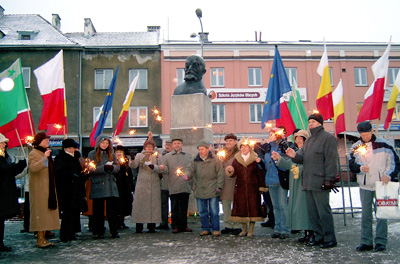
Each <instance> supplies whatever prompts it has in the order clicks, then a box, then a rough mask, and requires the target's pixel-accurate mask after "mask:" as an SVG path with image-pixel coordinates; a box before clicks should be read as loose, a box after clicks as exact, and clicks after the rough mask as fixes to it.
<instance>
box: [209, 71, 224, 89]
mask: <svg viewBox="0 0 400 264" xmlns="http://www.w3.org/2000/svg"><path fill="white" fill-rule="evenodd" d="M224 86H225V82H224V68H211V87H224Z"/></svg>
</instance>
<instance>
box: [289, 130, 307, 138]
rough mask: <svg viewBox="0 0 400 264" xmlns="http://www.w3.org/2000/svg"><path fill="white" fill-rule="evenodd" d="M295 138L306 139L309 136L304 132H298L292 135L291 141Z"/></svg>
mask: <svg viewBox="0 0 400 264" xmlns="http://www.w3.org/2000/svg"><path fill="white" fill-rule="evenodd" d="M296 137H303V138H305V139H307V138H309V137H310V134H309V133H308V132H307V131H305V130H299V131H297V132H296V134H294V135H293V139H296Z"/></svg>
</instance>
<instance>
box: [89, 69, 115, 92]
mask: <svg viewBox="0 0 400 264" xmlns="http://www.w3.org/2000/svg"><path fill="white" fill-rule="evenodd" d="M94 72H95V76H94V89H95V90H108V88H109V87H110V84H111V81H112V78H113V72H114V71H113V70H112V69H96V70H95V71H94Z"/></svg>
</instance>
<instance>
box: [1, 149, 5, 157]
mask: <svg viewBox="0 0 400 264" xmlns="http://www.w3.org/2000/svg"><path fill="white" fill-rule="evenodd" d="M0 156H2V157H5V156H6V152H5V151H4V149H0Z"/></svg>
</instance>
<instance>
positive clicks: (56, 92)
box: [34, 50, 68, 135]
mask: <svg viewBox="0 0 400 264" xmlns="http://www.w3.org/2000/svg"><path fill="white" fill-rule="evenodd" d="M34 73H35V76H36V79H37V83H38V87H39V92H40V94H41V95H42V99H43V110H42V116H41V117H40V123H39V129H40V130H48V131H47V134H50V135H54V134H56V135H57V134H66V133H68V128H67V104H66V100H65V83H64V62H63V50H61V51H60V52H59V53H58V54H57V55H56V56H55V57H54V58H52V59H51V60H49V61H48V62H46V63H45V64H43V65H42V66H40V67H39V68H37V69H36V70H34ZM59 126H61V127H62V129H58V127H59ZM53 128H56V129H53ZM60 131H61V132H60Z"/></svg>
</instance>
